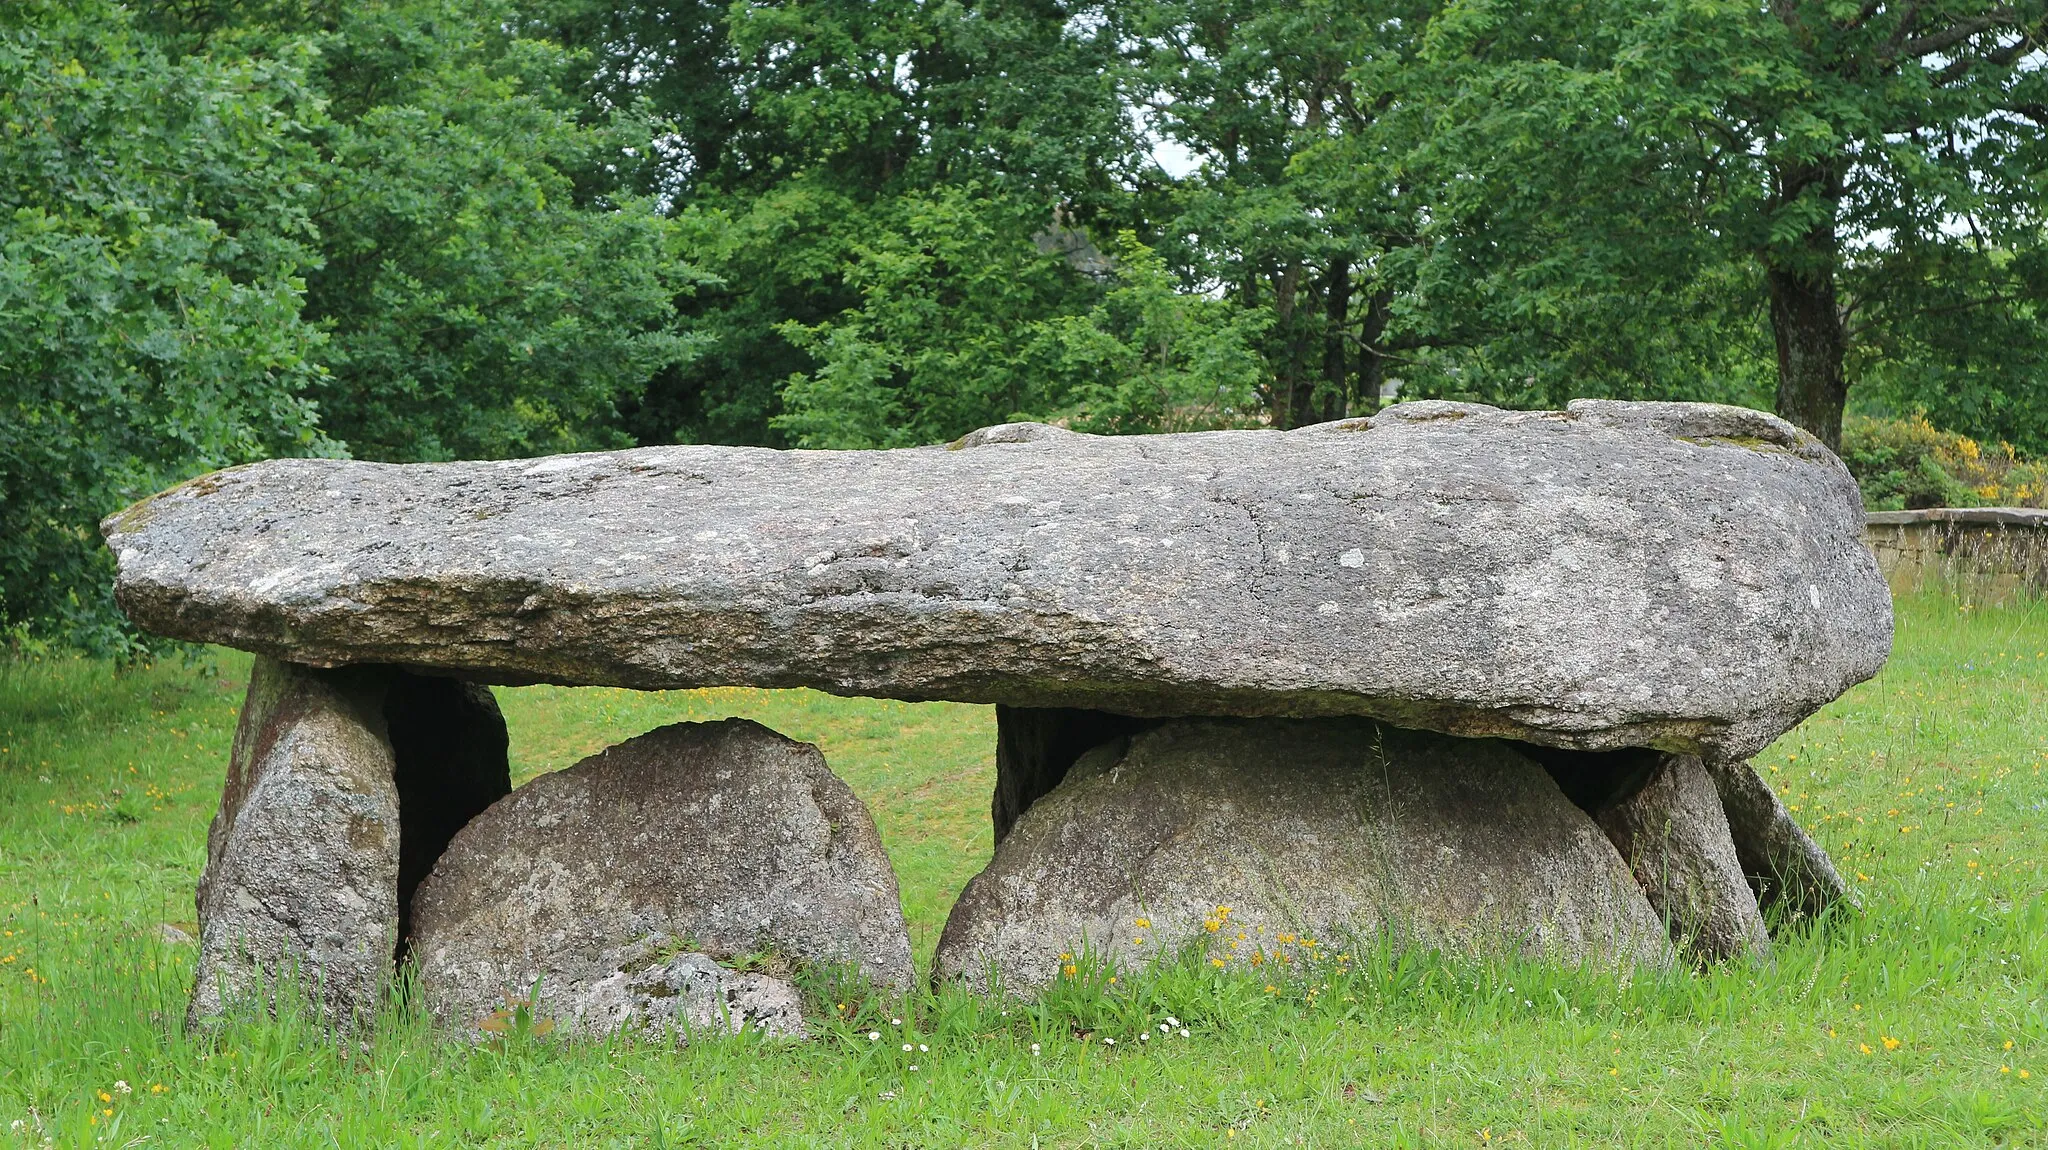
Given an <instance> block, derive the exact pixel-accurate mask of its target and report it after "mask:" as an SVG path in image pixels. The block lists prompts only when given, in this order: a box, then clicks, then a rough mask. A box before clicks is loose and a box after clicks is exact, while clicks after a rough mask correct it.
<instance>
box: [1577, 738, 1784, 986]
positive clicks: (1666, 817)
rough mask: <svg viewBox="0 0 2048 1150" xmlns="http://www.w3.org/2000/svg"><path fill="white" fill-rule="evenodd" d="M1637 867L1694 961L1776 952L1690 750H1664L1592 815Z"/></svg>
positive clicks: (1717, 803)
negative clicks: (1634, 784) (1632, 785)
mask: <svg viewBox="0 0 2048 1150" xmlns="http://www.w3.org/2000/svg"><path fill="white" fill-rule="evenodd" d="M1594 817H1595V819H1596V821H1598V822H1599V824H1600V828H1601V829H1602V830H1604V831H1606V832H1607V837H1608V839H1609V840H1610V841H1612V842H1613V843H1614V846H1615V849H1616V850H1618V851H1620V852H1621V857H1622V859H1623V860H1624V861H1626V862H1627V863H1628V864H1629V869H1630V870H1632V871H1634V872H1635V876H1636V881H1637V882H1638V883H1640V884H1642V888H1643V893H1644V894H1645V895H1647V896H1649V899H1650V905H1651V906H1652V907H1654V908H1655V909H1656V911H1657V913H1659V914H1661V915H1663V916H1664V921H1665V922H1666V923H1667V924H1668V925H1669V926H1670V928H1671V939H1672V941H1673V942H1675V943H1677V944H1678V945H1679V946H1680V947H1681V948H1682V949H1684V950H1685V952H1686V953H1687V954H1688V955H1689V956H1691V957H1692V959H1693V960H1694V961H1696V962H1702V963H1705V962H1720V961H1723V960H1726V959H1731V958H1739V957H1744V956H1748V957H1755V958H1762V957H1764V956H1766V955H1768V954H1769V953H1770V935H1769V933H1768V932H1766V931H1765V929H1764V921H1763V916H1762V915H1761V914H1759V913H1758V910H1757V901H1756V895H1755V893H1754V892H1753V891H1751V889H1750V886H1749V883H1748V881H1747V880H1746V879H1745V878H1744V876H1743V872H1742V867H1741V865H1740V864H1739V863H1738V862H1737V861H1736V857H1735V844H1734V842H1733V841H1731V839H1730V837H1729V832H1728V819H1727V817H1726V816H1725V815H1723V813H1722V810H1721V799H1720V796H1719V795H1718V794H1716V793H1715V791H1714V782H1713V780H1712V779H1710V778H1709V777H1708V776H1707V771H1706V768H1705V767H1704V766H1702V765H1701V764H1700V761H1699V759H1697V758H1695V757H1693V756H1692V755H1659V756H1657V762H1656V764H1655V766H1654V767H1653V769H1652V770H1651V771H1650V773H1649V776H1648V778H1646V779H1644V780H1643V782H1642V785H1641V786H1639V787H1638V788H1636V789H1635V791H1634V792H1633V793H1631V794H1628V795H1625V796H1621V797H1618V798H1615V799H1613V800H1611V801H1610V802H1608V803H1607V804H1606V805H1605V806H1604V807H1603V808H1602V809H1600V810H1599V811H1598V813H1597V814H1596V815H1595V816H1594Z"/></svg>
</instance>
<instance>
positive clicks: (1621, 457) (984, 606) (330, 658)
mask: <svg viewBox="0 0 2048 1150" xmlns="http://www.w3.org/2000/svg"><path fill="white" fill-rule="evenodd" d="M956 447H957V449H956V450H947V449H944V448H919V449H912V450H902V451H879V452H877V451H841V452H829V451H828V452H810V451H767V450H760V449H751V448H723V447H662V448H647V449H641V450H636V451H623V452H614V453H607V454H592V455H571V456H561V457H556V458H550V459H542V460H515V461H504V462H495V463H450V464H413V465H390V464H378V463H358V462H345V461H335V460H314V459H292V460H273V461H271V462H267V463H260V464H254V465H251V466H248V467H242V468H235V469H231V470H228V471H223V472H219V473H216V474H213V475H208V476H205V477H202V478H200V479H197V480H194V481H192V482H190V483H187V484H185V485H183V486H180V487H177V488H174V489H172V490H171V491H168V492H166V493H164V494H162V495H158V496H155V497H153V498H151V499H149V500H146V501H144V502H142V503H140V504H137V505H136V506H135V507H133V508H131V509H129V510H128V511H126V512H124V513H122V514H120V515H117V516H115V517H113V518H111V519H109V520H108V521H107V523H106V524H105V531H106V534H107V538H108V542H109V544H110V545H111V546H112V547H113V549H114V551H115V552H116V554H117V555H118V556H119V559H120V579H119V583H118V586H117V595H118V598H119V601H120V603H121V605H122V606H123V607H124V608H125V609H126V610H127V611H128V613H129V614H130V616H131V617H133V618H134V619H135V620H136V622H137V623H139V624H140V625H142V626H143V627H145V628H147V629H149V630H151V631H155V632H158V633H161V634H166V635H172V636H177V637H181V638H186V639H192V640H200V641H206V642H215V643H225V644H228V645H230V646H236V647H242V648H245V649H248V650H253V651H258V652H262V653H266V654H270V655H274V656H282V657H289V658H291V659H294V660H298V661H300V662H305V663H310V664H320V665H332V664H343V663H358V662H390V663H402V664H410V665H417V666H425V667H435V668H443V669H448V670H452V671H457V672H459V673H460V674H461V675H463V676H465V677H469V678H474V679H478V680H481V681H491V682H531V681H541V680H545V681H552V682H559V683H601V684H614V685H620V686H628V687H644V688H667V687H692V686H709V685H721V684H746V685H757V686H767V687H782V686H811V687H818V688H822V689H824V690H828V691H834V692H839V693H842V694H856V695H878V696H888V697H894V698H903V699H959V700H965V701H970V702H994V703H1004V704H1009V705H1012V706H1017V707H1032V708H1060V707H1071V708H1083V709H1091V710H1097V711H1109V712H1116V713H1120V714H1127V715H1140V716H1143V715H1159V716H1171V715H1185V714H1232V715H1251V716H1260V715H1294V716H1313V715H1344V714H1350V715H1362V716H1370V717H1374V718H1378V719H1383V720H1385V721H1387V722H1390V723H1395V724H1399V725H1401V726H1405V727H1415V728H1426V729H1432V730H1438V731H1443V732H1447V733H1452V734H1460V735H1473V736H1507V737H1512V738H1517V739H1523V740H1528V741H1531V742H1536V743H1546V744H1551V745H1557V746H1567V747H1576V748H1582V749H1603V748H1615V747H1629V746H1655V747H1659V748H1663V749H1666V750H1671V751H1680V752H1709V751H1711V752H1713V753H1715V754H1717V755H1719V756H1721V757H1724V758H1726V757H1741V756H1743V755H1747V754H1749V753H1751V752H1753V751H1754V750H1756V749H1758V748H1760V747H1762V746H1763V745H1764V744H1765V743H1767V742H1768V741H1769V740H1770V739H1771V738H1773V737H1774V736H1776V735H1777V734H1779V733H1780V732H1782V731H1784V730H1786V729H1787V728H1789V727H1791V726H1792V725H1793V724H1794V723H1796V722H1798V721H1799V720H1800V719H1802V718H1804V717H1805V716H1806V715H1808V714H1810V713H1811V712H1812V711H1813V710H1814V709H1815V708H1817V707H1818V706H1820V705H1821V704H1822V703H1824V702H1826V701H1827V700H1829V699H1832V698H1834V697H1835V696H1836V695H1837V694H1839V693H1840V692H1841V691H1842V690H1844V689H1845V688H1847V687H1848V686H1849V685H1851V684H1853V683H1855V682H1857V681H1859V680H1861V679H1864V678H1866V677H1868V676H1869V675H1871V674H1872V673H1874V672H1875V671H1876V670H1877V668H1878V667H1879V666H1880V665H1881V664H1882V663H1883V661H1884V658H1885V655H1886V653H1887V651H1888V649H1889V644H1890V637H1891V614H1890V599H1889V597H1888V595H1887V594H1886V591H1885V586H1884V583H1883V581H1882V579H1881V578H1880V577H1879V575H1878V572H1877V568H1876V565H1875V563H1874V561H1873V560H1872V558H1871V555H1870V552H1869V551H1868V550H1867V549H1866V548H1865V547H1864V545H1863V543H1862V539H1861V534H1862V525H1863V516H1862V508H1861V505H1860V502H1859V500H1858V497H1857V491H1856V486H1855V484H1854V483H1853V482H1852V481H1851V479H1850V477H1849V474H1848V472H1847V471H1846V470H1845V469H1844V468H1843V467H1842V466H1841V464H1840V462H1839V461H1837V460H1836V459H1835V458H1834V457H1833V456H1832V455H1830V454H1828V452H1827V451H1826V450H1825V449H1823V448H1822V447H1821V446H1820V445H1819V444H1818V443H1816V442H1815V441H1814V440H1813V439H1812V438H1811V437H1809V436H1806V435H1805V434H1803V433H1801V432H1799V431H1797V430H1795V429H1794V428H1792V427H1791V426H1790V425H1788V424H1786V423H1784V422H1783V421H1781V420H1778V419H1776V418H1774V417H1772V416H1768V415H1764V414H1761V413H1758V412H1752V411H1747V410H1743V409H1739V408H1728V407H1717V406H1712V405H1702V404H1629V403H1614V402H1606V401H1579V402H1575V403H1573V404H1572V405H1571V408H1570V409H1569V411H1566V412H1506V411H1499V410H1495V409H1492V408H1485V407H1477V406H1471V405H1459V404H1445V403H1437V402H1426V403H1411V404H1403V405H1400V406H1397V407H1393V408H1389V409H1388V410H1386V411H1384V412H1382V413H1380V414H1379V415H1377V416H1374V417H1373V418H1372V419H1370V420H1363V419H1360V420H1351V421H1346V422H1342V423H1338V424H1330V425H1324V426H1321V427H1315V428H1306V429H1302V430H1298V431H1290V432H1273V431H1231V432H1213V433H1202V434H1185V435H1158V436H1136V437H1125V438H1104V437H1095V436H1086V435H1078V434H1074V433H1071V432H1066V431H1061V430H1058V429H1055V428H1049V427H1044V426H1039V425H1011V426H1008V427H1002V428H992V429H988V430H986V431H982V432H977V433H975V434H974V435H971V436H968V437H967V438H966V439H964V440H962V441H961V443H960V444H958V445H956Z"/></svg>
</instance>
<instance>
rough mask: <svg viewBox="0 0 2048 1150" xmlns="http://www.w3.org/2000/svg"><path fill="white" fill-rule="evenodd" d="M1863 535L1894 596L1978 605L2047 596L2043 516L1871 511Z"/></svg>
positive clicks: (2006, 511)
mask: <svg viewBox="0 0 2048 1150" xmlns="http://www.w3.org/2000/svg"><path fill="white" fill-rule="evenodd" d="M1863 535H1864V539H1865V540H1866V541H1868V542H1869V544H1870V549H1871V550H1872V551H1874V552H1876V553H1877V562H1878V566H1879V567H1881V568H1883V569H1884V575H1885V579H1886V581H1887V582H1889V583H1890V584H1891V588H1892V593H1893V594H1899V593H1902V592H1908V591H1916V590H1920V589H1922V588H1928V587H1948V588H1951V589H1953V590H1954V591H1955V592H1956V593H1958V594H1960V595H1962V596H1964V597H1966V598H1969V599H1972V600H1977V601H1983V602H1999V601H2004V600H2007V599H2011V598H2013V597H2014V596H2016V595H2042V594H2048V510H2043V509H2039V508H2027V507H1933V508H1928V509H1926V510H1924V511H1874V512H1871V513H1870V515H1869V516H1868V517H1867V519H1866V521H1865V526H1864V529H1863Z"/></svg>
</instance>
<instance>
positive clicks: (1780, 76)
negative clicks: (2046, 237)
mask: <svg viewBox="0 0 2048 1150" xmlns="http://www.w3.org/2000/svg"><path fill="white" fill-rule="evenodd" d="M2044 33H2048V7H2044V6H2043V5H2042V4H2041V3H2039V2H2029V3H2024V4H2016V5H2013V4H2004V3H1993V2H1989V0H1955V2H1951V3H1942V4H1903V5H1902V4H1879V3H1873V4H1864V5H1854V4H1847V5H1845V4H1840V3H1833V2H1824V0H1788V2H1786V3H1774V4H1771V5H1768V6H1766V5H1756V4H1741V3H1733V2H1723V0H1712V2H1706V3H1650V4H1642V3H1633V2H1621V3H1606V4H1598V3H1596V4H1591V5H1588V4H1586V3H1582V2H1581V0H1558V2H1555V3H1539V4H1522V5H1506V4H1497V3H1493V2H1491V0H1469V2H1460V3H1453V4H1451V5H1449V6H1447V7H1446V9H1445V10H1444V12H1443V13H1442V14H1441V15H1440V16H1439V17H1438V18H1437V19H1436V20H1434V21H1433V22H1432V27H1431V29H1430V33H1429V41H1430V42H1429V48H1428V51H1427V54H1426V55H1427V59H1428V61H1429V62H1430V65H1431V66H1432V68H1435V69H1439V70H1440V71H1441V76H1440V77H1439V78H1438V79H1437V80H1436V81H1434V82H1433V84H1432V90H1434V91H1438V92H1442V93H1443V94H1444V95H1445V96H1446V97H1448V99H1447V102H1446V104H1445V106H1444V108H1443V110H1442V113H1441V116H1440V119H1439V122H1437V123H1436V124H1433V125H1432V128H1431V130H1430V132H1429V133H1428V138H1429V140H1430V145H1429V148H1428V149H1427V151H1428V154H1429V155H1430V156H1431V158H1432V161H1433V162H1432V165H1431V179H1432V182H1433V185H1434V187H1435V188H1436V189H1437V190H1436V191H1434V192H1433V193H1431V194H1430V199H1431V200H1432V202H1433V203H1434V204H1436V205H1439V206H1440V207H1441V209H1442V210H1441V212H1440V213H1439V214H1437V215H1436V216H1435V217H1434V219H1433V224H1432V226H1433V228H1437V229H1441V230H1443V231H1444V232H1445V233H1446V234H1447V235H1451V236H1458V237H1469V238H1470V239H1471V240H1473V241H1477V242H1479V243H1482V244H1490V243H1491V242H1492V241H1494V240H1495V239H1497V238H1501V237H1505V238H1507V239H1508V240H1509V241H1510V243H1509V246H1508V247H1507V248H1506V249H1505V250H1502V251H1499V252H1491V251H1489V252H1488V253H1487V255H1486V256H1485V258H1484V260H1483V261H1482V262H1483V263H1484V264H1486V265H1487V266H1489V267H1491V268H1493V269H1496V270H1497V271H1506V272H1508V273H1509V276H1510V280H1511V281H1512V279H1513V278H1519V277H1521V276H1525V275H1535V276H1537V277H1538V278H1539V280H1541V279H1549V278H1550V277H1549V276H1547V275H1545V274H1544V273H1545V271H1546V269H1549V268H1552V267H1555V266H1558V265H1562V266H1563V267H1564V268H1566V269H1569V270H1568V271H1567V274H1566V277H1565V279H1564V280H1563V281H1561V282H1565V283H1568V282H1569V281H1570V278H1572V277H1575V276H1582V275H1586V274H1592V275H1594V276H1596V277H1597V276H1608V277H1611V279H1610V280H1609V283H1610V285H1611V286H1612V287H1613V288H1617V289H1620V291H1622V292H1626V291H1629V290H1631V289H1635V290H1639V291H1641V292H1642V300H1643V302H1644V303H1645V304H1647V305H1649V308H1648V309H1645V310H1642V311H1640V312H1639V315H1638V319H1637V320H1636V322H1638V323H1644V324H1648V325H1658V324H1673V323H1679V322H1684V321H1685V319H1686V318H1687V317H1686V316H1685V315H1683V314H1682V313H1674V312H1673V311H1671V310H1669V309H1670V307H1671V304H1672V303H1674V302H1676V301H1679V300H1683V299H1685V298H1687V296H1688V295H1689V294H1690V290H1689V289H1690V285H1692V284H1694V283H1695V282H1698V281H1699V280H1701V278H1702V277H1708V278H1714V277H1718V278H1722V279H1725V280H1727V281H1728V284H1729V286H1739V285H1740V284H1741V283H1742V282H1743V281H1744V280H1747V283H1748V285H1749V286H1748V288H1747V290H1746V291H1744V292H1742V294H1741V295H1727V294H1724V295H1723V296H1722V298H1723V299H1724V300H1725V301H1726V304H1727V305H1732V309H1733V311H1734V312H1736V313H1738V314H1739V313H1740V312H1741V311H1743V310H1745V309H1747V310H1749V311H1750V312H1751V314H1756V315H1767V316H1768V321H1767V322H1768V323H1769V327H1770V330H1771V332H1772V335H1773V341H1774V344H1775V352H1776V355H1775V358H1776V361H1777V362H1776V375H1777V403H1776V405H1777V407H1778V410H1779V412H1780V414H1783V415H1786V416H1787V417H1789V418H1792V419H1794V420H1795V421H1798V422H1801V423H1803V424H1805V425H1806V426H1808V427H1809V429H1811V430H1813V431H1815V432H1816V433H1817V434H1819V435H1821V436H1822V438H1824V439H1826V440H1828V441H1829V442H1833V441H1834V440H1835V439H1836V438H1837V436H1838V432H1839V427H1840V420H1841V414H1842V408H1843V403H1844V398H1845V395H1846V392H1847V387H1848V384H1849V382H1850V380H1849V378H1848V376H1847V374H1846V373H1847V371H1848V370H1850V369H1852V368H1855V367H1857V366H1858V365H1859V362H1860V361H1862V360H1864V359H1867V358H1870V357H1871V353H1872V351H1874V350H1875V349H1870V348H1864V347H1856V346H1853V341H1858V340H1870V339H1873V338H1875V339H1876V340H1877V341H1878V342H1880V343H1882V342H1883V337H1882V335H1877V336H1873V332H1872V329H1871V328H1867V327H1865V326H1863V325H1862V324H1860V323H1859V322H1858V321H1857V320H1856V316H1857V314H1858V313H1859V312H1861V311H1863V310H1864V309H1866V308H1867V309H1869V310H1870V311H1871V312H1872V313H1873V314H1875V313H1882V314H1883V317H1884V318H1883V320H1882V321H1878V322H1877V324H1876V326H1877V328H1878V329H1879V330H1880V331H1881V330H1883V329H1893V330H1896V329H1898V328H1899V327H1900V326H1902V325H1908V324H1910V323H1912V322H1913V321H1915V320H1918V319H1921V318H1929V319H1931V318H1932V317H1933V316H1934V315H1937V314H1944V315H1948V316H1950V317H1951V318H1952V317H1953V315H1954V314H1955V311H1954V308H1953V307H1952V306H1951V305H1952V303H1953V302H1954V301H1953V300H1944V299H1941V298H1940V296H1941V293H1938V292H1937V293H1932V294H1933V296H1934V298H1933V299H1926V298H1924V297H1925V296H1926V295H1927V294H1929V293H1925V292H1924V291H1923V290H1922V289H1923V288H1924V286H1925V284H1926V279H1925V274H1926V272H1927V271H1928V270H1929V269H1934V268H1940V267H1942V266H1943V264H1944V263H1947V264H1948V265H1949V268H1950V271H1951V272H1953V271H1956V270H1961V268H1960V266H1959V265H1961V264H1963V263H1967V262H1968V261H1969V260H1973V259H1974V260H1976V261H1979V262H1980V263H1981V262H1982V261H1987V260H1990V261H1996V260H1998V259H2002V258H2004V256H2002V255H2001V254H2000V253H2028V252H2031V251H2032V250H2033V249H2035V248H2037V247H2038V246H2039V244H2040V242H2041V238H2042V235H2043V231H2042V229H2043V222H2044V220H2043V212H2042V199H2041V196H2040V193H2039V180H2040V178H2041V175H2042V174H2043V172H2044V171H2048V150H2044V149H2043V148H2042V147H2041V144H2040V140H2041V122H2040V121H2041V118H2042V116H2043V115H2044V113H2043V112H2042V107H2043V104H2042V97H2043V94H2044V85H2048V72H2044V70H2043V69H2041V68H2040V67H2039V63H2038V54H2037V53H2036V51H2035V49H2036V48H2037V47H2038V45H2039V43H2040V40H2041V37H2042V36H2043V35H2044ZM1530 241H1535V242H1530ZM1454 246H1455V245H1454ZM1951 253H1952V254H1953V258H1952V259H1947V260H1944V258H1941V257H1945V256H1950V254H1951ZM2029 258H2031V257H2029ZM1730 268H1734V269H1740V271H1738V272H1737V273H1736V274H1734V275H1732V276H1731V274H1730V271H1729V270H1726V269H1730ZM1741 272H1749V273H1753V274H1750V275H1743V274H1740V273H1741ZM1966 278H1967V276H1966ZM1980 294H1981V293H1980ZM1610 298H1614V299H1616V301H1617V302H1619V298H1620V297H1619V296H1618V295H1615V296H1610ZM1970 306H1972V307H1984V308H1985V309H1986V310H1987V311H1988V312H1992V313H1995V312H1997V311H1999V310H2001V309H2010V308H2011V306H2012V300H2010V299H2006V300H1998V299H1997V298H1996V295H1995V293H1993V297H1992V298H1991V299H1980V300H1979V302H1977V303H1975V304H1972V305H1970ZM1939 322H1942V321H1936V323H1937V324H1938V323H1939ZM1930 326H1932V325H1922V327H1921V332H1922V334H1923V338H1924V337H1925V333H1926V332H1927V331H1928V330H1929V327H1930ZM1935 342H1936V343H1939V344H1943V345H1945V346H1944V350H1945V351H1947V352H1949V353H1950V362H1949V363H1948V364H1940V367H1941V368H1942V369H1943V370H1944V371H1950V372H1952V371H1954V370H1955V369H1956V366H1957V364H1956V359H1957V358H1958V357H1959V358H1960V359H1961V360H1962V365H1961V366H1962V368H1963V370H1964V371H1965V372H1968V371H1970V370H1981V369H1975V368H1974V367H1973V366H1972V365H1974V364H1977V363H1984V362H1986V361H1988V360H1990V359H1993V358H1995V357H1996V356H1997V355H1998V352H1997V351H1994V350H1993V349H1991V348H1986V347H1978V348H1968V347H1965V346H1962V345H1959V344H1958V343H1956V342H1954V341H1949V340H1941V339H1939V338H1937V339H1936V341H1935ZM1915 358H1916V361H1917V362H1918V363H1920V364H1923V365H1926V366H1936V365H1937V364H1939V359H1938V358H1936V357H1929V356H1922V357H1915ZM2000 370H2001V369H1997V368H1992V369H1990V371H1991V373H1992V374H1994V375H1996V374H1999V372H2000ZM2026 370H2027V368H2025V367H2022V368H2021V371H2022V372H2025V371H2026Z"/></svg>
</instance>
